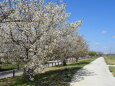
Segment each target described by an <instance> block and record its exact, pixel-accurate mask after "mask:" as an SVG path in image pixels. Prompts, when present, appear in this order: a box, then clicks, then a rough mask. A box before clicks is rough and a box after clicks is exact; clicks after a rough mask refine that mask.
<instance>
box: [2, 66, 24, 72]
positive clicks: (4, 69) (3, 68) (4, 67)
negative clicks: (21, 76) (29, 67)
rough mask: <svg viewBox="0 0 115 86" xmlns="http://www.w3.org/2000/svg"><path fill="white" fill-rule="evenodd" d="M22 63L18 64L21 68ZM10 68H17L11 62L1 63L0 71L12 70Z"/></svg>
mask: <svg viewBox="0 0 115 86" xmlns="http://www.w3.org/2000/svg"><path fill="white" fill-rule="evenodd" d="M22 67H23V65H20V66H19V68H22ZM12 69H18V66H17V65H13V64H7V65H1V66H0V71H7V70H12Z"/></svg>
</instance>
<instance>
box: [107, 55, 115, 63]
mask: <svg viewBox="0 0 115 86" xmlns="http://www.w3.org/2000/svg"><path fill="white" fill-rule="evenodd" d="M105 60H106V62H107V64H108V65H115V56H108V57H105Z"/></svg>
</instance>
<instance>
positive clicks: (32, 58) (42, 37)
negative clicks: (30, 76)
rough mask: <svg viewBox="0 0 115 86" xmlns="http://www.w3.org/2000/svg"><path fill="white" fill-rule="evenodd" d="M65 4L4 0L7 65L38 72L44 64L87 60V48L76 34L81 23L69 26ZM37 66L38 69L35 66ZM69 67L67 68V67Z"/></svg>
mask: <svg viewBox="0 0 115 86" xmlns="http://www.w3.org/2000/svg"><path fill="white" fill-rule="evenodd" d="M69 15H70V14H69V13H67V12H66V11H65V3H62V2H59V3H58V4H57V3H53V2H48V3H46V2H45V3H44V0H4V1H3V2H1V4H0V47H1V53H4V54H5V56H8V57H7V59H8V61H11V62H13V61H14V62H18V63H19V62H25V64H26V66H27V67H28V68H35V69H36V68H37V67H38V65H39V67H40V66H41V64H44V62H45V61H48V60H54V59H61V60H63V63H64V64H65V63H66V59H67V58H71V57H73V58H76V60H77V59H78V58H79V57H83V56H86V55H87V53H88V44H87V42H86V41H85V40H84V38H83V37H82V36H81V35H79V34H78V33H77V32H76V31H77V30H78V27H79V25H80V24H81V21H76V22H73V23H70V22H67V19H68V17H69ZM36 65H37V66H36ZM65 65H66V64H65Z"/></svg>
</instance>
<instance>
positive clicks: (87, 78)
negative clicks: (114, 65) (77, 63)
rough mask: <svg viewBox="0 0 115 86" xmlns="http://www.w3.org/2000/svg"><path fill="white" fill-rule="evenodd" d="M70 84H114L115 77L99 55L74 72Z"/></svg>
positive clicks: (111, 85) (80, 85)
mask: <svg viewBox="0 0 115 86" xmlns="http://www.w3.org/2000/svg"><path fill="white" fill-rule="evenodd" d="M70 86H115V78H114V77H113V75H112V74H111V73H110V71H109V69H108V66H107V64H106V63H105V60H104V58H103V57H100V58H98V59H96V60H95V61H93V62H92V63H90V64H89V65H86V66H85V67H84V68H83V69H81V70H79V71H78V72H76V74H75V75H74V77H73V79H72V82H71V83H70Z"/></svg>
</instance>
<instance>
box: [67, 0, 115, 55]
mask: <svg viewBox="0 0 115 86" xmlns="http://www.w3.org/2000/svg"><path fill="white" fill-rule="evenodd" d="M66 3H67V8H66V9H67V12H70V13H71V16H70V18H69V21H70V22H73V21H76V20H80V19H83V24H82V26H81V27H80V30H79V31H78V32H79V33H81V34H82V35H84V37H85V39H86V40H87V41H88V43H89V47H90V50H95V51H102V52H104V53H109V52H112V53H115V0H66Z"/></svg>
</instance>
